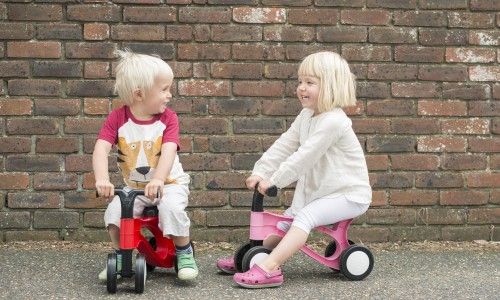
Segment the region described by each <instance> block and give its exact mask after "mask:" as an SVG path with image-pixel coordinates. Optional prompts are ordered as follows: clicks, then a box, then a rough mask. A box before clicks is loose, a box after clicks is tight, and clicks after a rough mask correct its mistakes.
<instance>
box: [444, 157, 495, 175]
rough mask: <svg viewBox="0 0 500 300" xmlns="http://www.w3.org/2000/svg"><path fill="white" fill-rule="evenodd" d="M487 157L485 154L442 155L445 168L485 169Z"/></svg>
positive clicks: (456, 169)
mask: <svg viewBox="0 0 500 300" xmlns="http://www.w3.org/2000/svg"><path fill="white" fill-rule="evenodd" d="M486 166H487V157H486V156H485V155H463V154H455V155H446V156H443V157H441V168H442V169H443V170H455V171H459V170H485V169H486Z"/></svg>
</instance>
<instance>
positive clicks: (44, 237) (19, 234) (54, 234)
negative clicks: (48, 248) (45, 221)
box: [5, 230, 60, 242]
mask: <svg viewBox="0 0 500 300" xmlns="http://www.w3.org/2000/svg"><path fill="white" fill-rule="evenodd" d="M5 240H6V242H14V241H15V242H20V241H29V242H31V241H60V238H59V231H55V230H54V231H45V230H39V231H31V230H30V231H25V230H13V231H7V232H6V233H5Z"/></svg>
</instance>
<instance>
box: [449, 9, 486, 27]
mask: <svg viewBox="0 0 500 300" xmlns="http://www.w3.org/2000/svg"><path fill="white" fill-rule="evenodd" d="M448 26H449V27H461V28H494V27H495V15H494V14H484V13H464V12H449V13H448Z"/></svg>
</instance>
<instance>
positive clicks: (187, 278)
mask: <svg viewBox="0 0 500 300" xmlns="http://www.w3.org/2000/svg"><path fill="white" fill-rule="evenodd" d="M196 277H198V272H196V273H194V274H193V275H190V276H186V277H183V278H180V277H177V278H179V280H183V281H189V280H193V279H195V278H196Z"/></svg>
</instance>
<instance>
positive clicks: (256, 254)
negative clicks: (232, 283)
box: [241, 246, 271, 272]
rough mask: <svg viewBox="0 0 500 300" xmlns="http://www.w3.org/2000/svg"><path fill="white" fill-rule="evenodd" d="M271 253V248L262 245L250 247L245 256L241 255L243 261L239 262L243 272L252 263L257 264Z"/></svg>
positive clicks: (250, 266) (251, 265)
mask: <svg viewBox="0 0 500 300" xmlns="http://www.w3.org/2000/svg"><path fill="white" fill-rule="evenodd" d="M269 253H271V249H268V248H266V247H263V246H257V247H253V248H250V249H249V250H248V251H247V253H246V254H245V256H243V261H242V263H241V265H242V268H243V272H246V271H248V270H250V268H252V267H253V265H255V264H258V263H259V262H261V261H263V260H264V259H265V258H266V257H267V256H269Z"/></svg>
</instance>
